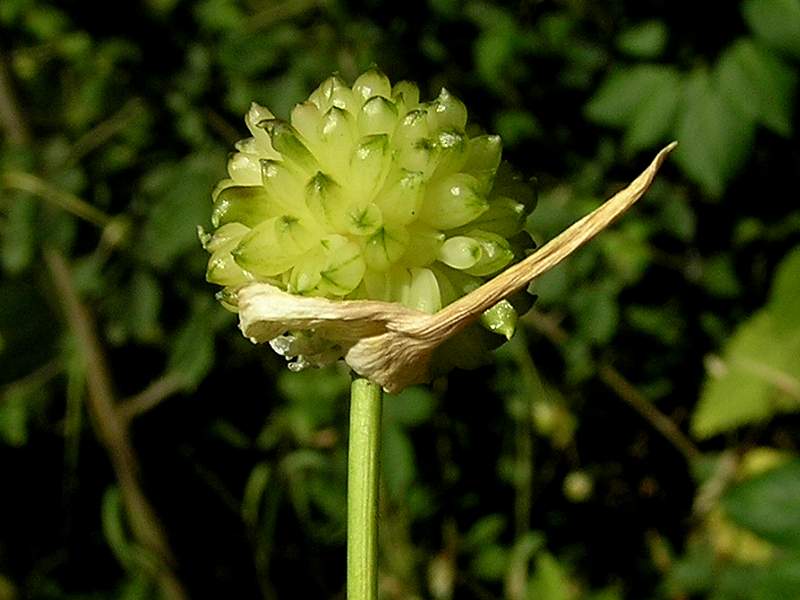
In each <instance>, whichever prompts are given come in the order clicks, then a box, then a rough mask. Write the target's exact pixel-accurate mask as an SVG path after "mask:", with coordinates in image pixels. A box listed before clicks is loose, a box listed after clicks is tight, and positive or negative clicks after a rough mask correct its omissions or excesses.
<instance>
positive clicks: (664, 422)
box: [524, 309, 702, 462]
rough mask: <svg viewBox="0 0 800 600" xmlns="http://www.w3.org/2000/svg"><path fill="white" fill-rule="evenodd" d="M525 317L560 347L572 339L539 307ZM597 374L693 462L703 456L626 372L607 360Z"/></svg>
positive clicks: (600, 365) (599, 366)
mask: <svg viewBox="0 0 800 600" xmlns="http://www.w3.org/2000/svg"><path fill="white" fill-rule="evenodd" d="M524 320H525V322H526V323H529V324H530V325H532V326H533V327H534V328H535V329H536V330H537V331H539V332H540V333H542V334H543V335H544V336H545V337H547V338H548V339H549V340H550V341H551V342H553V343H554V344H556V345H559V346H560V345H561V344H563V343H565V342H566V341H567V340H568V339H569V334H568V333H567V332H566V331H564V329H563V328H562V327H561V326H560V325H559V324H558V323H557V322H556V321H555V320H554V319H551V318H549V317H548V316H547V315H544V314H542V313H541V312H539V311H537V310H535V309H534V310H532V311H531V312H530V313H529V315H528V316H526V317H525V319H524ZM597 374H598V376H599V377H600V380H601V381H602V382H603V383H605V384H606V385H607V386H608V387H609V388H611V390H612V391H613V392H614V393H615V394H616V395H617V396H618V397H619V398H620V399H621V400H623V401H624V402H625V403H626V404H628V405H629V406H630V407H631V408H633V409H634V410H635V411H636V412H637V413H639V415H640V416H641V417H642V418H644V420H645V421H647V422H648V423H650V425H651V426H652V427H653V428H654V429H655V430H656V431H658V432H659V433H660V434H661V435H662V436H664V438H665V439H666V440H667V441H669V442H670V443H671V444H672V445H673V446H674V447H675V449H676V450H678V451H679V452H680V453H681V454H683V456H684V457H685V458H686V460H687V461H689V462H693V461H695V460H697V459H698V458H700V457H701V456H702V453H701V452H700V450H699V449H698V448H697V446H695V445H694V443H693V442H692V441H691V440H690V439H689V437H688V436H686V434H684V433H683V432H682V431H681V430H680V429H679V428H678V426H677V425H675V423H674V422H673V421H672V420H671V419H670V418H669V417H667V416H666V415H665V414H664V413H662V412H661V411H660V410H658V408H656V406H655V405H654V404H653V403H652V402H650V400H649V399H648V398H647V397H646V396H645V395H644V394H643V393H642V392H641V391H639V389H638V388H637V387H636V386H635V385H633V384H632V383H631V382H630V381H629V380H628V379H627V378H625V377H624V376H623V375H622V373H620V372H619V371H617V370H616V369H615V368H614V367H612V366H611V365H609V364H607V363H603V364H599V365H597Z"/></svg>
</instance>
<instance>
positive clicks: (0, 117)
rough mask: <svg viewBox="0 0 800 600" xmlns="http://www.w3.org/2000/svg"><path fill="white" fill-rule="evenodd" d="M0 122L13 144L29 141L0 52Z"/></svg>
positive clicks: (26, 127)
mask: <svg viewBox="0 0 800 600" xmlns="http://www.w3.org/2000/svg"><path fill="white" fill-rule="evenodd" d="M0 123H2V126H3V129H5V130H6V132H8V138H9V139H10V140H11V141H12V142H14V143H15V144H27V143H28V142H30V140H31V132H30V130H29V129H28V124H27V123H26V122H25V118H24V117H23V116H22V111H20V109H19V104H17V98H16V95H15V94H14V86H13V85H12V83H11V74H10V73H9V72H8V67H7V66H6V61H5V57H4V56H3V55H2V54H0Z"/></svg>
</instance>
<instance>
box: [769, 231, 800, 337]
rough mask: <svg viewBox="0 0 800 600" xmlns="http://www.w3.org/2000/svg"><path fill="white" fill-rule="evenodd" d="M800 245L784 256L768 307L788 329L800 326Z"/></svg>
mask: <svg viewBox="0 0 800 600" xmlns="http://www.w3.org/2000/svg"><path fill="white" fill-rule="evenodd" d="M798 298H800V246H798V247H797V248H795V249H794V250H793V251H791V252H790V253H789V254H788V255H787V256H786V258H784V259H783V260H782V261H781V263H780V265H778V268H777V269H776V271H775V278H774V279H773V281H772V290H771V292H770V297H769V302H768V303H767V309H768V310H769V312H770V314H771V315H772V316H773V318H774V319H775V320H776V322H778V323H779V324H780V326H781V327H782V328H784V329H786V330H791V329H793V328H800V303H799V302H798V301H797V299H798Z"/></svg>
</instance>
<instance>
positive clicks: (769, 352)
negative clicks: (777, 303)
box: [692, 311, 800, 438]
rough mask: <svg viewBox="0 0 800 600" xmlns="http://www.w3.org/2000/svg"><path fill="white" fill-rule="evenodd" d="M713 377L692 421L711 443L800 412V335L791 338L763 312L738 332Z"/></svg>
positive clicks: (712, 369)
mask: <svg viewBox="0 0 800 600" xmlns="http://www.w3.org/2000/svg"><path fill="white" fill-rule="evenodd" d="M709 364H710V368H709V374H708V375H707V377H706V381H705V383H704V385H703V389H702V392H701V395H700V401H699V403H698V404H697V407H696V408H695V412H694V415H693V416H692V431H693V433H694V435H696V436H697V437H700V438H707V437H711V436H712V435H716V434H718V433H722V432H724V431H730V430H731V429H735V428H736V427H739V426H742V425H746V424H749V423H755V422H760V421H764V420H766V419H769V418H770V417H772V416H773V415H774V414H776V413H777V412H779V411H791V410H797V407H798V406H800V404H799V403H798V398H797V394H798V393H800V330H798V329H795V330H794V331H792V332H786V331H785V330H783V328H782V327H781V326H780V324H779V323H778V322H776V320H775V319H774V318H773V316H772V315H771V314H770V313H768V312H766V311H760V312H759V313H757V314H756V315H755V316H753V317H752V318H751V319H750V320H748V321H746V322H745V323H744V324H743V325H741V326H740V327H739V329H737V330H736V333H735V334H734V335H733V337H732V338H731V339H730V341H729V342H728V344H727V345H726V347H725V350H724V352H723V355H722V358H721V359H712V360H710V362H709Z"/></svg>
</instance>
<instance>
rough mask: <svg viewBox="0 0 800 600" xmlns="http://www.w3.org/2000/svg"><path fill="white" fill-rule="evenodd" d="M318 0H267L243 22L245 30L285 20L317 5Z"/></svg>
mask: <svg viewBox="0 0 800 600" xmlns="http://www.w3.org/2000/svg"><path fill="white" fill-rule="evenodd" d="M319 4H320V2H319V0H285V1H284V2H278V3H275V2H269V3H267V7H266V8H264V9H263V10H261V11H259V12H257V13H256V14H254V15H253V16H251V17H250V18H249V19H248V20H247V22H246V23H245V30H246V31H258V30H259V29H265V28H266V27H269V26H271V25H274V24H275V23H280V22H281V21H287V20H289V19H292V18H294V17H298V16H300V15H302V14H303V13H304V12H306V11H308V10H311V9H312V8H315V7H317V6H318V5H319Z"/></svg>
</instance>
